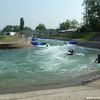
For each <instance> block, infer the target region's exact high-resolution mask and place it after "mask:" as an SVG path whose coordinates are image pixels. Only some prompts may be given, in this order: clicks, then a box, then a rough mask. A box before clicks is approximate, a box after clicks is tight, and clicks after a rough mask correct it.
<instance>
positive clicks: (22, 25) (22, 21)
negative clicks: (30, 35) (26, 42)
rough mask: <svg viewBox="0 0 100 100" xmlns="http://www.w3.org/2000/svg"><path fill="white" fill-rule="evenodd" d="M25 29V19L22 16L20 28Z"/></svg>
mask: <svg viewBox="0 0 100 100" xmlns="http://www.w3.org/2000/svg"><path fill="white" fill-rule="evenodd" d="M23 29H24V19H23V17H21V19H20V30H23Z"/></svg>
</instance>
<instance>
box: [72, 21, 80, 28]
mask: <svg viewBox="0 0 100 100" xmlns="http://www.w3.org/2000/svg"><path fill="white" fill-rule="evenodd" d="M78 26H79V23H78V21H77V20H75V19H73V20H72V21H71V23H70V28H77V27H78Z"/></svg>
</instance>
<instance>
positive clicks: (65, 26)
mask: <svg viewBox="0 0 100 100" xmlns="http://www.w3.org/2000/svg"><path fill="white" fill-rule="evenodd" d="M77 27H78V21H77V20H75V19H73V20H67V21H66V22H62V23H60V27H59V29H60V30H67V29H70V28H77Z"/></svg>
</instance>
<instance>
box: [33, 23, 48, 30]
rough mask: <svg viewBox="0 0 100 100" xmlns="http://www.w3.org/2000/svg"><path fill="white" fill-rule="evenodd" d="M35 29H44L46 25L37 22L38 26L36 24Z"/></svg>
mask: <svg viewBox="0 0 100 100" xmlns="http://www.w3.org/2000/svg"><path fill="white" fill-rule="evenodd" d="M35 30H39V31H43V30H46V27H45V25H44V24H39V25H38V26H36V28H35Z"/></svg>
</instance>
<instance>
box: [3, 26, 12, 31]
mask: <svg viewBox="0 0 100 100" xmlns="http://www.w3.org/2000/svg"><path fill="white" fill-rule="evenodd" d="M11 31H13V26H12V25H7V26H5V27H4V28H3V30H2V32H11Z"/></svg>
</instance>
